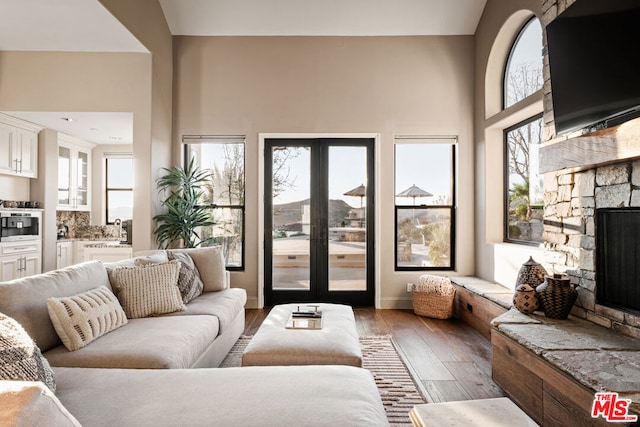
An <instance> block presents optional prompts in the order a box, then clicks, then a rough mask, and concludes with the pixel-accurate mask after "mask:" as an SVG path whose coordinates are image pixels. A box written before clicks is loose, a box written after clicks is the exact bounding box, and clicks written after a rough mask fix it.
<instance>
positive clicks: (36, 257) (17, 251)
mask: <svg viewBox="0 0 640 427" xmlns="http://www.w3.org/2000/svg"><path fill="white" fill-rule="evenodd" d="M41 272H42V253H41V243H40V241H39V240H30V241H27V242H11V243H2V244H0V281H3V282H5V281H7V280H13V279H19V278H21V277H26V276H33V275H34V274H40V273H41Z"/></svg>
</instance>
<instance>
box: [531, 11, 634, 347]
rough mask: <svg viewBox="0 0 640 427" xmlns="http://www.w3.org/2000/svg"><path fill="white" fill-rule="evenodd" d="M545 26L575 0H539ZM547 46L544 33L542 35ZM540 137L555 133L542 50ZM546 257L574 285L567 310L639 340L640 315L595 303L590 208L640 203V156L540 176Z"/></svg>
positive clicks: (592, 214) (592, 210)
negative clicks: (542, 125)
mask: <svg viewBox="0 0 640 427" xmlns="http://www.w3.org/2000/svg"><path fill="white" fill-rule="evenodd" d="M541 1H542V13H543V17H542V24H543V25H544V26H546V25H547V24H548V23H549V22H551V21H553V20H554V19H555V18H556V17H557V16H558V14H560V13H562V12H563V11H564V10H565V9H566V8H567V7H568V6H570V5H571V4H573V3H575V2H576V1H580V0H541ZM545 44H546V36H545ZM543 61H544V89H543V93H544V123H545V136H544V138H545V141H549V140H551V139H553V138H555V137H556V135H555V127H554V124H553V103H552V93H551V81H550V75H549V59H548V57H547V53H546V48H545V53H544V59H543ZM544 186H545V188H544V190H545V194H544V223H545V225H544V234H543V242H544V247H545V258H544V260H543V263H544V265H545V267H547V268H548V270H550V271H549V273H552V272H555V273H560V272H565V273H567V274H568V275H569V276H570V277H571V281H572V283H573V284H577V285H578V288H577V289H578V300H577V302H576V304H575V305H574V307H573V309H572V311H571V314H573V315H575V316H578V317H581V318H584V319H587V320H590V321H592V322H594V323H596V324H599V325H601V326H604V327H607V328H610V329H613V330H616V331H618V332H621V333H623V334H625V335H628V336H632V337H636V338H640V316H635V315H632V314H629V313H625V312H623V311H620V310H615V309H612V308H608V307H604V306H601V305H598V304H596V294H595V290H596V286H597V283H596V272H595V270H596V264H595V210H596V209H597V208H605V207H628V206H640V160H636V161H631V162H630V161H623V162H620V163H615V164H612V165H606V166H601V167H596V168H593V169H589V170H585V171H580V172H572V173H566V172H562V171H560V172H555V173H547V174H545V176H544Z"/></svg>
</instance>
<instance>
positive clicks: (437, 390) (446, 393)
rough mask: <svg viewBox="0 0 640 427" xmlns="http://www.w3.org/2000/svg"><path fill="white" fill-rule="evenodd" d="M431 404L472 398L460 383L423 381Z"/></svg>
mask: <svg viewBox="0 0 640 427" xmlns="http://www.w3.org/2000/svg"><path fill="white" fill-rule="evenodd" d="M422 383H423V385H424V388H425V389H426V390H427V393H428V396H426V398H427V401H428V402H429V403H439V402H456V401H459V400H471V396H470V395H469V393H467V391H466V390H465V389H464V388H463V387H462V385H460V383H459V382H458V381H455V380H454V381H423V382H422Z"/></svg>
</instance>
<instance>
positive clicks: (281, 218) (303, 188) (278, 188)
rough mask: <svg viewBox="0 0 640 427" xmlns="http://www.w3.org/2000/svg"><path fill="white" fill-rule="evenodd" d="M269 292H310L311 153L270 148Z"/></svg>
mask: <svg viewBox="0 0 640 427" xmlns="http://www.w3.org/2000/svg"><path fill="white" fill-rule="evenodd" d="M272 156H273V157H272V158H273V164H272V167H273V176H272V186H273V205H272V206H273V211H272V212H271V213H272V218H273V224H272V230H273V235H272V239H273V240H272V243H273V253H272V257H273V258H272V262H273V268H272V282H271V283H272V288H273V289H274V290H283V289H293V290H305V291H308V290H309V289H310V277H311V275H310V265H311V264H310V248H311V245H310V237H311V209H310V206H311V205H310V197H311V175H310V170H311V169H310V168H311V152H310V150H309V149H308V148H305V147H272Z"/></svg>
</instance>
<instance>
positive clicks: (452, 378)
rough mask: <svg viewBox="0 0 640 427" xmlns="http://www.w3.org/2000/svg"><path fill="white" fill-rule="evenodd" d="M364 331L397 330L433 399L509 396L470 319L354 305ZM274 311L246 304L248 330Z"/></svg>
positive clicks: (405, 354)
mask: <svg viewBox="0 0 640 427" xmlns="http://www.w3.org/2000/svg"><path fill="white" fill-rule="evenodd" d="M353 311H354V314H355V317H356V324H357V327H358V332H359V334H360V336H367V335H392V336H393V339H394V340H395V342H396V344H397V347H398V350H399V352H400V353H401V354H402V356H403V358H404V360H405V362H406V363H407V365H408V368H409V369H410V370H411V371H412V373H413V376H414V378H415V379H416V380H417V381H420V382H421V385H422V388H423V391H424V393H425V394H426V396H425V397H426V398H427V400H428V401H429V402H451V401H456V400H469V399H486V398H491V397H501V396H504V393H503V392H502V390H501V389H500V388H499V387H498V386H497V385H495V384H494V383H493V381H492V380H491V343H490V342H489V341H488V340H487V339H486V338H484V337H483V336H482V335H481V334H480V333H479V332H477V331H476V330H475V329H473V328H471V327H470V326H469V325H467V324H466V323H464V322H462V321H460V320H456V319H450V320H439V319H430V318H426V317H420V316H416V315H415V314H413V311H411V310H375V309H373V308H355V309H354V310H353ZM268 313H269V310H268V309H262V310H259V309H247V310H246V327H245V331H244V333H245V335H253V334H255V333H256V331H257V330H258V327H260V324H261V323H262V321H263V320H264V318H265V317H266V316H267V314H268Z"/></svg>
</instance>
